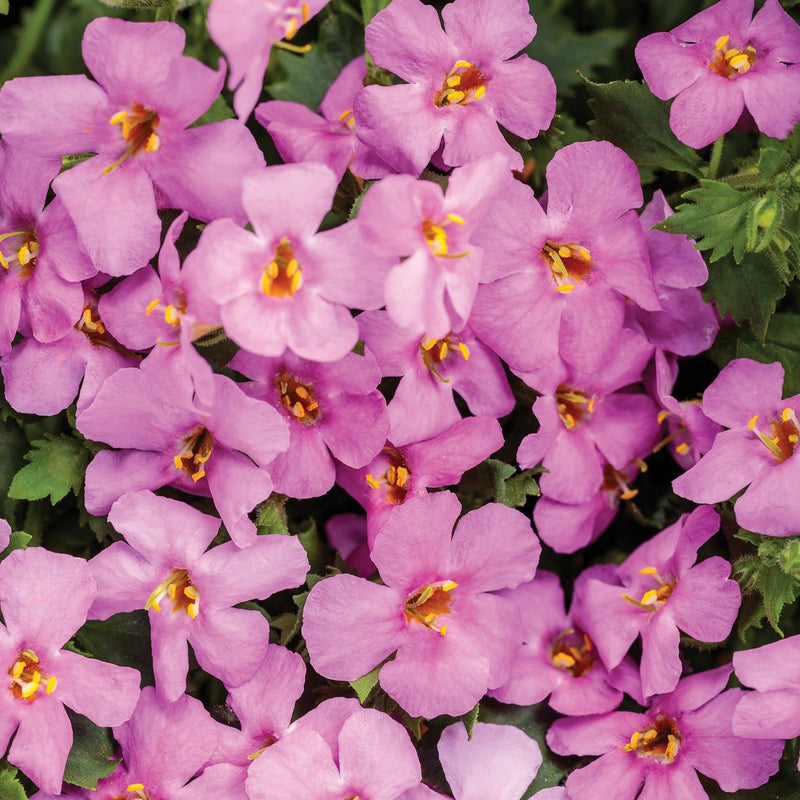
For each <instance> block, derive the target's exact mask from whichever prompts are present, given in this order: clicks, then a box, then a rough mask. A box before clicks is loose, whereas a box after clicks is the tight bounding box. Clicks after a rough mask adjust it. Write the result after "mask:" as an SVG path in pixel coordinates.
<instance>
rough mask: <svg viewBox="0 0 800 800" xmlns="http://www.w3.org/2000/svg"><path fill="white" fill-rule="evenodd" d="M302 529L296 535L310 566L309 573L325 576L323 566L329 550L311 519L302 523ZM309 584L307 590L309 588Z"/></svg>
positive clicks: (326, 561) (326, 560)
mask: <svg viewBox="0 0 800 800" xmlns="http://www.w3.org/2000/svg"><path fill="white" fill-rule="evenodd" d="M302 524H303V529H302V530H300V531H299V532H298V533H297V538H298V539H299V540H300V544H302V545H303V548H304V549H305V551H306V553H307V555H308V563H309V564H310V565H311V572H312V573H316V574H317V575H324V574H325V566H326V564H327V563H328V555H329V550H328V546H327V545H326V544H325V542H323V541H322V539H320V536H319V532H318V531H317V523H316V521H315V520H314V519H313V517H309V518H308V519H306V520H304V521H303V523H302ZM311 586H312V585H311V584H309V589H310V588H311Z"/></svg>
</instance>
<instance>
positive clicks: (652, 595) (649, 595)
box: [642, 589, 658, 606]
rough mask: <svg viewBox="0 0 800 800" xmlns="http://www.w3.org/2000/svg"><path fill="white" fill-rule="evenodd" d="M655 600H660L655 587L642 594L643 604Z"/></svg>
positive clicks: (648, 603) (645, 604)
mask: <svg viewBox="0 0 800 800" xmlns="http://www.w3.org/2000/svg"><path fill="white" fill-rule="evenodd" d="M654 600H658V592H657V591H656V590H655V589H650V591H649V592H645V593H644V594H643V595H642V605H643V606H647V605H650V603H652V602H653V601H654Z"/></svg>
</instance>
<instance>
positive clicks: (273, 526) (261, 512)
mask: <svg viewBox="0 0 800 800" xmlns="http://www.w3.org/2000/svg"><path fill="white" fill-rule="evenodd" d="M287 499H288V498H287V497H286V495H285V494H271V495H270V496H269V498H268V499H267V500H266V501H265V502H264V503H262V504H261V505H260V506H259V508H258V517H257V518H256V529H257V530H258V533H259V535H264V534H270V533H280V534H283V535H284V536H288V535H289V526H288V525H287V518H286V501H287Z"/></svg>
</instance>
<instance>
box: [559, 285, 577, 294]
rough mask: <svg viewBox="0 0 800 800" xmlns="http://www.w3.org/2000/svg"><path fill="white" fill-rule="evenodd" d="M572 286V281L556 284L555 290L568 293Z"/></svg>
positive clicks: (573, 286)
mask: <svg viewBox="0 0 800 800" xmlns="http://www.w3.org/2000/svg"><path fill="white" fill-rule="evenodd" d="M574 288H575V284H574V283H562V284H561V285H560V286H556V291H557V292H561V294H569V293H570V292H571V291H572V290H573V289H574Z"/></svg>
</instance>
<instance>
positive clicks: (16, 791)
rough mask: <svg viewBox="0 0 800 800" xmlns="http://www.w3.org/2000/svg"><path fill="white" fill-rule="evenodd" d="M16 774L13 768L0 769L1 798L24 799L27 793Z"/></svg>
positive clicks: (9, 799)
mask: <svg viewBox="0 0 800 800" xmlns="http://www.w3.org/2000/svg"><path fill="white" fill-rule="evenodd" d="M16 775H17V771H16V770H15V769H11V770H0V798H2V800H26V798H27V795H26V794H25V790H24V789H23V788H22V784H21V783H20V782H19V781H18V780H17V778H16Z"/></svg>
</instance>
